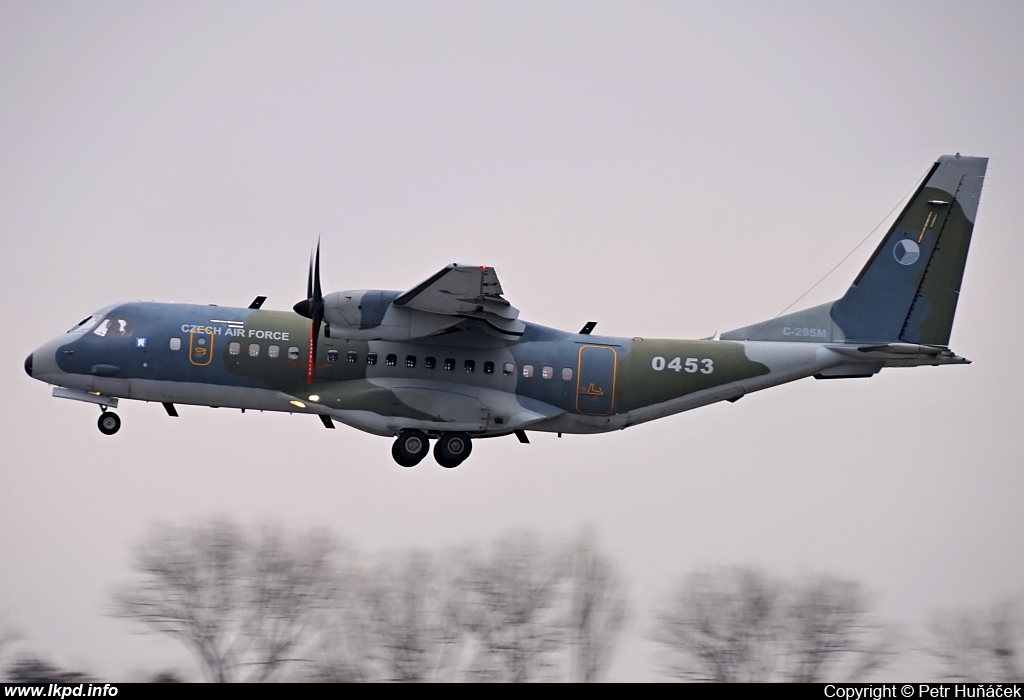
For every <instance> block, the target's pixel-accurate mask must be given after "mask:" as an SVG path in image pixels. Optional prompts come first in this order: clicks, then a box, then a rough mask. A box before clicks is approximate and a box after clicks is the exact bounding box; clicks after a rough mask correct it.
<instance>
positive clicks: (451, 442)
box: [434, 433, 473, 469]
mask: <svg viewBox="0 0 1024 700" xmlns="http://www.w3.org/2000/svg"><path fill="white" fill-rule="evenodd" d="M472 451H473V441H472V440H470V439H469V436H468V435H466V434H465V433H445V434H444V435H442V436H441V437H439V438H438V439H437V444H436V445H434V459H436V460H437V463H438V464H440V465H441V466H442V467H444V468H445V469H454V468H455V467H457V466H459V465H460V464H462V463H463V462H464V461H466V458H467V457H469V453H470V452H472Z"/></svg>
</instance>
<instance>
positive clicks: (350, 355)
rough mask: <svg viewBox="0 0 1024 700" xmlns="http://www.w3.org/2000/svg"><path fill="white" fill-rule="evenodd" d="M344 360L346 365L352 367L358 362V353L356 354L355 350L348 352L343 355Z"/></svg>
mask: <svg viewBox="0 0 1024 700" xmlns="http://www.w3.org/2000/svg"><path fill="white" fill-rule="evenodd" d="M345 359H347V360H348V363H349V364H350V365H354V364H355V363H357V362H359V353H358V352H356V351H355V350H349V351H348V354H347V355H345Z"/></svg>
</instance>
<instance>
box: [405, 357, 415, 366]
mask: <svg viewBox="0 0 1024 700" xmlns="http://www.w3.org/2000/svg"><path fill="white" fill-rule="evenodd" d="M405 366H406V367H408V368H409V369H412V368H413V367H415V366H416V356H415V355H406V356H405Z"/></svg>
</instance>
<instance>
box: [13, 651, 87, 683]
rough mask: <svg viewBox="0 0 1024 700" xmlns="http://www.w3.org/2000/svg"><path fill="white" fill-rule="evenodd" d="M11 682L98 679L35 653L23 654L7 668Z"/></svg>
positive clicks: (68, 681) (60, 681)
mask: <svg viewBox="0 0 1024 700" xmlns="http://www.w3.org/2000/svg"><path fill="white" fill-rule="evenodd" d="M4 675H5V676H6V679H7V682H9V683H88V682H94V681H95V680H96V679H95V678H93V677H92V676H89V675H88V674H85V673H82V672H81V671H70V670H67V669H63V668H58V667H57V666H54V665H53V664H52V663H50V662H49V661H45V660H43V659H41V658H40V657H38V656H36V655H34V654H23V655H21V656H19V657H17V658H16V659H14V660H13V661H12V662H11V663H10V664H9V665H8V666H7V668H6V669H5V672H4Z"/></svg>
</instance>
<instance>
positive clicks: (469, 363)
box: [462, 360, 476, 372]
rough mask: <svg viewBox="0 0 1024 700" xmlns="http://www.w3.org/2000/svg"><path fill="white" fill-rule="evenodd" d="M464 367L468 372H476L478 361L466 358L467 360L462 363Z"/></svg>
mask: <svg viewBox="0 0 1024 700" xmlns="http://www.w3.org/2000/svg"><path fill="white" fill-rule="evenodd" d="M462 369H464V370H465V371H466V372H475V371H476V361H475V360H466V361H465V362H463V363H462Z"/></svg>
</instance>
